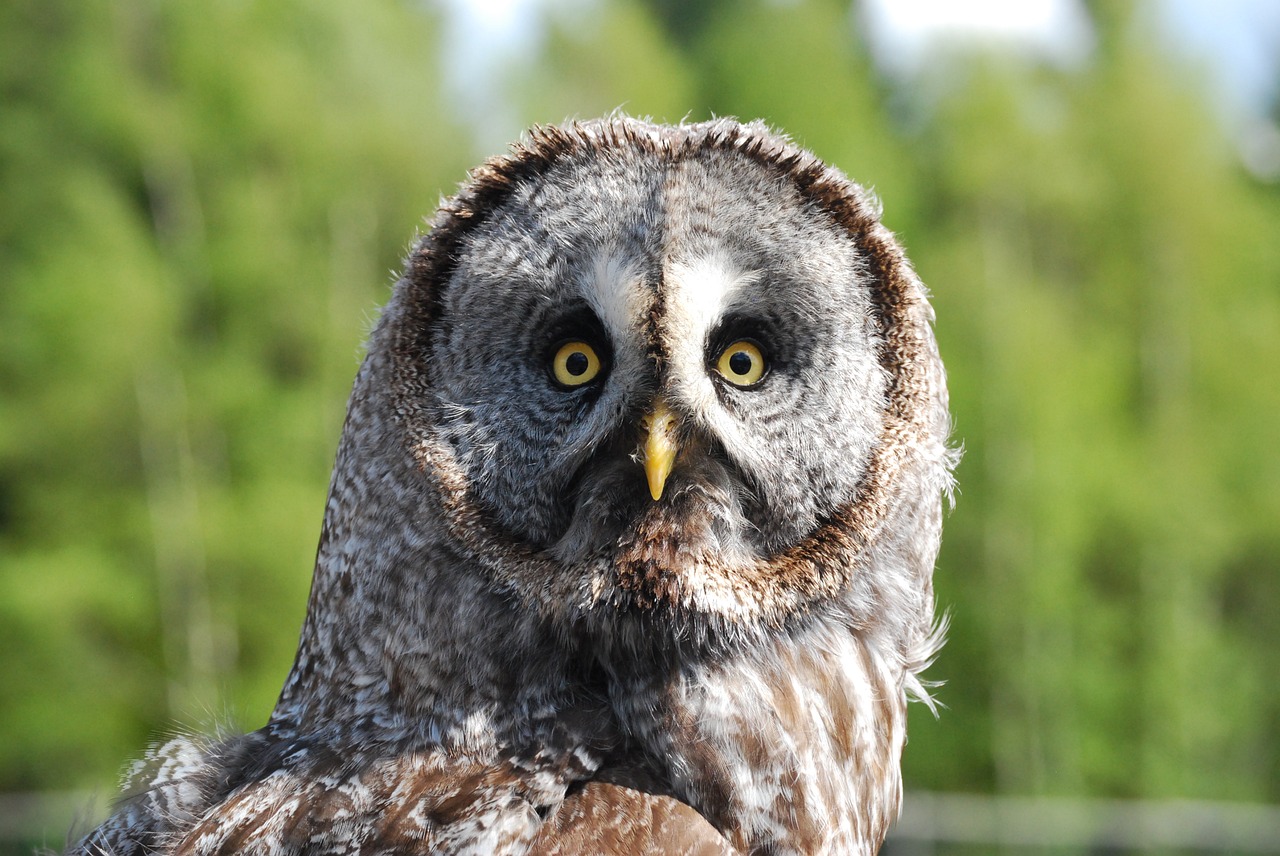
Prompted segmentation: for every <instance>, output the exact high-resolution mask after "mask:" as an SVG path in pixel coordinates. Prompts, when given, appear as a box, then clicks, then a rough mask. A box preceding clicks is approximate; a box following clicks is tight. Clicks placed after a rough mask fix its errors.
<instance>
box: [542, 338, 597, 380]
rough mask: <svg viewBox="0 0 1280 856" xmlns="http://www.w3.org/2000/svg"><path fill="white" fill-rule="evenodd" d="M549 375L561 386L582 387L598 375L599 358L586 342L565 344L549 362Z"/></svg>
mask: <svg viewBox="0 0 1280 856" xmlns="http://www.w3.org/2000/svg"><path fill="white" fill-rule="evenodd" d="M551 374H552V375H554V376H555V379H556V381H557V382H558V383H560V384H561V385H563V386H582V385H583V384H584V383H588V382H590V381H593V380H595V378H596V375H598V374H600V358H599V357H598V356H596V351H595V348H593V347H591V346H590V345H588V344H587V343H586V342H578V341H572V342H565V343H564V344H563V345H561V346H560V347H559V348H558V349H557V350H556V355H555V357H553V358H552V360H551Z"/></svg>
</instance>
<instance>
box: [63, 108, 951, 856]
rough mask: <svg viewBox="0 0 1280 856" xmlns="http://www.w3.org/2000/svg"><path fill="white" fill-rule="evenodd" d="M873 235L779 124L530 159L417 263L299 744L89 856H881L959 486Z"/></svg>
mask: <svg viewBox="0 0 1280 856" xmlns="http://www.w3.org/2000/svg"><path fill="white" fill-rule="evenodd" d="M878 218H879V209H878V206H877V204H876V203H875V201H874V200H873V199H872V198H871V197H870V196H869V195H868V194H867V193H866V192H865V191H863V190H862V189H861V188H860V187H858V186H857V185H855V184H853V183H852V182H850V181H849V180H848V179H847V178H846V177H845V176H844V175H843V174H842V173H840V172H839V171H838V170H836V169H834V168H832V167H828V166H826V165H824V164H822V163H821V162H820V161H818V160H817V159H816V158H815V157H814V156H813V155H811V154H809V153H808V152H805V151H804V150H802V149H800V148H799V147H797V146H795V145H794V144H793V143H791V142H790V141H789V140H788V139H786V138H785V137H783V136H780V135H778V134H775V133H773V132H771V131H770V130H768V129H767V128H766V127H764V126H763V125H761V124H758V123H752V124H739V123H737V122H734V121H731V120H716V121H713V122H706V123H698V124H684V125H677V126H666V125H655V124H650V123H647V122H643V121H639V120H634V119H629V118H622V117H615V118H609V119H604V120H599V121H594V122H586V123H572V124H568V125H565V126H562V127H546V128H536V129H534V130H533V131H531V132H530V134H529V135H528V137H527V138H526V139H525V140H524V141H522V142H521V143H519V144H516V145H515V146H513V147H512V150H511V152H510V153H509V154H507V155H505V156H503V157H499V158H494V159H492V160H490V161H487V162H486V163H484V164H483V165H481V166H480V167H478V168H477V169H476V170H474V171H473V172H472V174H471V176H470V177H469V179H468V180H467V181H466V182H465V183H464V184H463V185H462V187H461V189H460V190H459V192H458V193H457V194H456V195H455V196H454V197H452V198H451V199H449V200H446V201H445V202H444V203H443V204H442V206H441V208H440V210H439V212H438V213H437V214H436V216H435V218H434V220H433V221H432V223H431V229H430V231H429V232H428V233H427V234H426V235H425V236H424V237H423V238H421V239H420V240H419V241H418V243H417V244H416V245H415V246H414V247H413V249H412V251H411V252H410V254H409V257H408V259H407V261H406V265H405V270H404V274H403V276H402V277H401V279H400V281H399V282H398V283H397V284H396V287H395V291H394V294H393V296H392V298H391V300H390V302H389V303H388V305H387V306H386V308H385V310H384V312H383V313H382V316H381V319H380V321H379V323H378V325H377V328H376V329H375V331H374V332H373V334H372V336H371V338H370V341H369V345H368V354H367V357H366V359H365V361H364V364H363V365H362V367H361V369H360V372H359V375H358V377H357V378H356V382H355V387H354V389H353V391H352V395H351V402H350V406H349V408H348V413H347V420H346V425H345V427H344V430H343V436H342V440H341V444H340V446H339V451H338V457H337V462H336V464H335V468H334V475H333V481H332V485H331V488H330V494H329V500H328V505H327V508H326V513H325V523H324V528H323V532H322V535H321V542H320V549H319V552H318V556H317V561H316V570H315V576H314V581H313V584H312V590H311V597H310V601H309V605H308V613H307V618H306V622H305V624H304V626H303V629H302V634H301V640H300V643H299V648H298V654H297V658H296V661H295V664H294V668H293V671H292V672H291V674H290V676H289V678H288V680H287V681H286V683H285V686H284V689H283V691H282V693H281V696H280V700H279V702H278V704H277V706H276V708H275V711H274V712H273V713H272V716H271V719H270V721H269V722H268V723H267V725H266V726H264V727H263V728H262V729H260V730H259V731H256V732H253V733H251V734H248V735H241V736H231V737H225V738H220V739H209V740H197V739H188V738H180V739H177V740H174V741H171V742H170V743H168V744H165V745H164V746H161V747H157V748H156V749H154V750H153V751H152V752H151V753H150V754H149V755H148V757H147V758H146V759H145V760H144V761H143V762H141V763H140V764H139V765H138V766H137V767H136V768H135V770H134V771H133V773H132V775H131V777H130V781H129V783H128V785H127V786H126V793H125V797H124V798H123V801H122V802H121V803H120V805H119V806H118V808H117V810H116V812H115V814H113V816H112V817H111V818H110V819H108V821H107V822H106V823H105V824H103V825H102V826H101V827H100V828H98V829H97V830H95V831H94V832H93V833H91V834H90V835H89V836H87V837H86V838H85V839H83V840H82V841H81V842H80V843H79V844H78V845H76V847H75V848H74V849H75V851H76V852H81V853H113V854H135V853H137V854H141V853H155V852H161V853H181V854H193V856H194V854H215V853H259V854H272V855H273V856H274V854H320V853H334V854H339V853H354V854H363V856H372V854H409V853H477V854H481V853H483V854H492V853H499V854H545V856H551V854H557V856H561V855H563V856H568V854H580V853H618V854H622V853H628V854H645V853H654V854H657V853H688V854H729V853H760V854H764V853H768V854H810V853H831V854H870V853H874V852H875V851H876V850H878V849H879V846H880V843H881V842H882V841H883V839H884V836H885V835H886V833H887V830H888V828H889V825H890V824H891V823H892V821H893V819H894V818H895V817H896V815H897V811H898V804H899V801H900V795H901V778H900V773H899V761H900V756H901V752H902V747H903V744H904V742H905V734H906V731H905V729H906V710H905V706H906V701H907V697H908V695H909V694H914V695H916V696H919V697H923V698H927V696H926V694H925V692H924V690H923V685H922V683H921V681H920V679H919V677H918V675H919V673H920V671H921V670H922V669H923V668H925V667H926V666H927V665H928V663H929V662H930V661H931V660H932V658H933V656H934V654H935V652H936V650H937V648H938V646H939V645H940V641H941V640H940V633H939V632H938V630H937V628H936V626H935V622H934V604H933V591H932V573H933V564H934V560H935V557H936V553H937V549H938V543H939V538H940V533H941V519H942V503H943V500H944V497H945V495H946V494H947V492H948V490H949V487H950V471H951V468H952V464H953V454H952V452H951V451H950V450H949V449H948V447H947V445H946V439H947V433H948V430H949V427H950V421H949V416H948V412H947V394H946V385H945V375H944V372H943V369H942V365H941V362H940V360H939V358H938V353H937V347H936V345H935V341H934V337H933V332H932V321H933V314H932V310H931V309H930V307H929V304H928V301H927V294H926V291H925V289H924V286H923V285H922V284H921V283H920V282H919V280H918V279H917V277H916V275H915V273H914V271H913V270H912V268H911V266H910V264H909V263H908V261H907V260H906V258H905V256H904V255H903V253H902V250H901V248H900V247H899V245H898V244H897V242H896V241H895V240H894V238H893V236H892V235H891V234H890V233H889V232H888V231H887V230H886V229H885V228H884V227H883V226H882V225H881V223H880V222H879V219H878Z"/></svg>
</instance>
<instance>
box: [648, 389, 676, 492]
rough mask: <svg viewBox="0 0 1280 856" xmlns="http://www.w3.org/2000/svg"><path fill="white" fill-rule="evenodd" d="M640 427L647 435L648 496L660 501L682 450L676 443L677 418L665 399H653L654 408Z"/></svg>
mask: <svg viewBox="0 0 1280 856" xmlns="http://www.w3.org/2000/svg"><path fill="white" fill-rule="evenodd" d="M640 427H641V428H643V429H644V432H645V437H644V453H643V455H644V460H643V463H644V474H645V476H646V477H647V478H648V479H649V495H650V496H652V497H653V498H654V501H657V500H659V499H662V489H663V487H664V486H665V485H666V483H667V476H669V475H671V467H672V466H673V465H674V464H675V461H676V452H678V451H679V450H680V447H679V446H678V445H677V444H676V415H675V414H674V413H672V412H671V409H670V408H668V407H667V402H666V400H665V399H664V398H663V397H662V396H658V397H657V398H656V399H655V400H654V402H653V409H652V410H651V411H649V412H648V413H647V414H645V416H644V418H643V419H641V420H640Z"/></svg>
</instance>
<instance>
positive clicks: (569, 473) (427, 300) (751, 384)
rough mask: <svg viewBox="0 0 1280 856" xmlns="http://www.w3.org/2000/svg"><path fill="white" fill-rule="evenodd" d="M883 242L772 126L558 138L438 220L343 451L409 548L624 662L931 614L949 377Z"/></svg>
mask: <svg viewBox="0 0 1280 856" xmlns="http://www.w3.org/2000/svg"><path fill="white" fill-rule="evenodd" d="M878 215H879V210H878V207H877V204H876V203H875V201H874V200H873V199H872V198H871V197H870V196H869V195H868V194H867V193H866V192H865V191H863V190H862V189H861V188H859V187H858V186H857V185H855V184H853V183H851V182H850V181H849V180H848V179H847V178H846V177H845V176H844V175H842V174H841V173H840V172H838V171H837V170H835V169H833V168H830V167H828V166H825V165H824V164H822V163H821V162H819V161H818V160H817V159H816V158H814V157H813V156H812V155H810V154H808V153H807V152H805V151H803V150H801V149H800V148H798V147H796V146H795V145H793V144H792V143H790V142H789V141H788V140H786V139H785V138H783V137H780V136H778V135H775V134H773V133H771V132H770V131H769V130H767V129H766V128H765V127H764V126H763V125H761V124H749V125H743V124H738V123H736V122H733V121H726V120H721V121H714V122H709V123H703V124H692V125H684V126H678V127H669V126H657V125H651V124H647V123H645V122H641V121H637V120H632V119H626V118H615V119H609V120H602V121H597V122H590V123H583V124H574V125H569V126H567V127H563V128H538V129H535V130H534V131H532V132H531V134H530V135H529V137H528V139H527V140H525V141H524V142H522V143H521V144H519V145H517V146H515V147H514V148H513V150H512V151H511V153H510V154H508V155H507V156H505V157H500V158H496V159H493V160H490V161H488V162H487V163H485V164H484V165H483V166H481V167H480V168H478V169H477V170H475V171H474V172H473V173H472V175H471V176H470V179H469V181H467V182H466V183H465V184H464V185H463V187H462V189H461V191H460V192H459V193H458V194H457V195H456V196H455V197H453V198H452V199H450V200H448V201H446V202H445V203H444V204H443V206H442V207H441V209H440V211H439V213H438V214H437V215H436V217H435V219H434V222H433V223H432V224H431V229H430V231H429V233H428V234H427V235H426V236H425V237H423V238H422V239H421V240H420V241H419V242H418V243H417V245H416V246H415V248H414V250H413V252H412V253H411V255H410V257H409V259H408V262H407V269H406V271H405V274H404V276H403V278H402V279H401V280H400V282H399V283H398V285H397V287H396V290H395V295H394V298H393V300H392V301H391V303H390V305H389V306H388V308H387V310H386V311H385V313H384V315H383V319H382V322H381V323H380V324H379V326H378V328H377V330H376V331H375V333H374V334H373V337H372V341H371V344H370V357H369V360H368V363H367V365H366V367H365V369H364V371H363V372H362V373H361V376H360V378H359V380H358V381H357V385H356V392H355V399H354V403H353V416H352V419H353V423H354V424H353V425H352V426H349V429H348V432H347V437H346V439H345V441H344V442H345V444H346V445H347V446H351V445H353V444H363V445H366V446H369V447H372V448H365V449H361V450H359V453H358V454H355V455H353V456H352V457H353V458H354V459H358V460H362V461H366V462H367V461H375V462H378V463H379V465H380V466H384V467H385V466H386V465H387V464H388V463H390V462H391V460H393V459H394V461H395V462H397V464H398V466H396V467H393V468H391V469H389V470H388V471H387V472H386V473H384V475H383V477H382V478H383V482H384V486H386V485H387V484H394V489H395V490H396V491H397V492H398V493H406V492H407V493H409V494H411V495H414V496H417V497H419V501H420V505H421V508H420V513H418V514H417V515H412V516H410V518H409V521H410V522H408V523H400V524H399V526H401V527H402V528H403V529H404V531H401V532H397V533H394V534H393V535H392V536H391V537H393V538H396V539H402V540H403V539H411V538H412V537H414V534H413V533H412V532H411V531H409V530H411V529H412V528H413V523H412V521H413V520H419V521H422V522H423V525H422V526H421V532H422V533H424V534H421V535H418V536H417V537H445V538H446V539H447V540H448V542H449V544H450V547H451V548H452V549H454V550H456V552H457V553H458V555H459V556H460V557H462V558H463V559H465V560H466V561H467V562H468V563H469V564H471V565H473V566H475V567H476V568H479V569H482V570H481V572H482V573H483V574H485V575H487V577H488V581H489V582H490V583H491V584H492V585H493V586H495V587H497V588H498V589H500V590H502V591H504V592H507V593H509V594H510V596H511V597H512V598H514V599H515V600H516V601H518V602H519V603H521V604H523V605H525V606H527V607H529V608H531V609H534V610H536V611H537V612H538V613H539V614H541V615H544V616H545V617H547V618H548V619H550V620H552V621H554V622H556V623H557V625H559V626H563V627H585V628H588V629H595V630H597V631H601V632H604V631H603V630H602V629H603V628H612V627H617V626H618V625H619V623H620V622H621V621H622V619H623V617H624V616H626V617H627V620H638V621H640V622H641V623H642V624H644V625H645V632H657V634H658V635H659V636H662V637H663V638H686V639H693V640H711V639H714V638H719V637H721V636H724V635H728V636H734V635H738V634H742V633H751V632H756V631H758V630H760V629H767V628H769V627H776V626H777V625H779V624H780V623H784V622H787V621H790V620H793V619H796V618H797V617H802V616H804V615H806V614H808V613H811V612H812V611H814V610H819V611H821V610H827V609H831V608H833V607H835V608H839V609H841V610H844V611H847V612H850V614H851V617H852V620H855V621H861V622H864V623H875V622H877V621H884V620H886V618H888V619H890V620H891V619H892V618H893V616H886V614H885V611H886V608H887V607H893V606H895V605H896V601H897V600H902V599H905V600H908V601H915V600H918V599H919V598H921V597H930V596H931V595H930V593H929V591H928V585H927V582H928V578H929V574H930V571H931V568H932V563H933V558H934V554H935V552H936V549H937V541H938V537H939V503H940V496H941V493H942V492H943V490H944V489H945V487H946V486H947V483H948V472H949V470H948V462H949V459H948V453H947V450H946V446H945V437H946V433H947V430H948V427H949V423H948V416H947V406H946V391H945V385H944V375H943V371H942V367H941V364H940V362H939V359H938V356H937V350H936V346H935V343H934V338H933V334H932V331H931V326H930V322H931V320H932V313H931V310H930V307H929V305H928V303H927V300H926V292H925V289H924V288H923V286H922V285H921V283H920V282H919V280H918V279H917V277H916V275H915V274H914V272H913V271H912V269H911V267H910V265H909V263H908V262H907V261H906V259H905V257H904V256H903V253H902V251H901V248H900V247H899V246H898V244H897V243H896V242H895V241H894V239H893V236H892V235H891V234H890V233H889V232H888V231H887V230H886V229H885V228H884V227H883V226H882V225H881V224H880V223H879V221H878ZM368 407H377V408H380V409H381V411H380V413H379V414H378V415H377V417H376V418H372V419H371V418H367V417H366V416H365V415H364V414H363V412H362V411H363V410H364V409H365V408H368ZM371 424H376V425H377V426H378V427H379V430H378V431H376V432H369V431H367V430H365V429H367V428H368V427H369V426H370V425H371ZM371 433H372V435H373V436H370V434H371ZM347 451H354V450H347ZM340 471H341V469H340ZM922 581H923V582H924V583H925V585H924V587H923V590H922V586H921V582H922ZM918 606H919V604H918V603H915V602H910V603H903V604H902V609H903V610H904V611H910V612H916V611H918ZM651 624H653V625H656V626H657V627H660V628H663V629H661V630H657V631H655V629H654V627H651V626H649V625H651Z"/></svg>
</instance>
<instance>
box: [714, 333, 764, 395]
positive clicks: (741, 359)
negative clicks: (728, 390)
mask: <svg viewBox="0 0 1280 856" xmlns="http://www.w3.org/2000/svg"><path fill="white" fill-rule="evenodd" d="M765 368H766V365H765V361H764V354H763V353H762V352H761V350H760V346H759V345H757V344H756V343H755V342H753V341H751V340H750V339H739V340H738V341H736V342H734V343H733V344H732V345H730V346H729V347H727V348H725V349H724V350H723V351H721V352H720V358H719V359H717V360H716V372H717V373H718V374H719V375H720V377H722V378H724V379H725V380H727V381H729V383H731V384H733V385H734V386H753V385H755V384H757V383H759V382H760V378H762V377H764V370H765Z"/></svg>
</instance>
